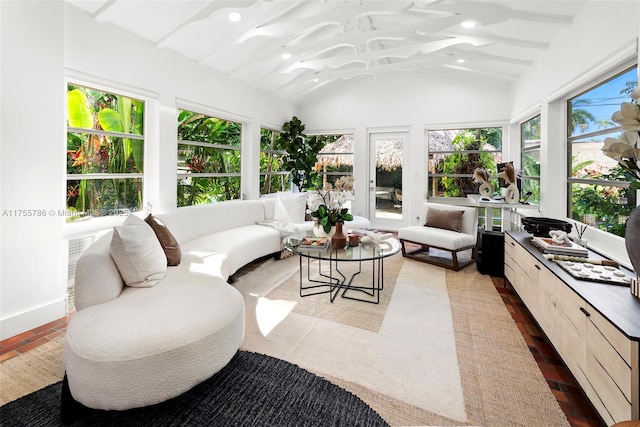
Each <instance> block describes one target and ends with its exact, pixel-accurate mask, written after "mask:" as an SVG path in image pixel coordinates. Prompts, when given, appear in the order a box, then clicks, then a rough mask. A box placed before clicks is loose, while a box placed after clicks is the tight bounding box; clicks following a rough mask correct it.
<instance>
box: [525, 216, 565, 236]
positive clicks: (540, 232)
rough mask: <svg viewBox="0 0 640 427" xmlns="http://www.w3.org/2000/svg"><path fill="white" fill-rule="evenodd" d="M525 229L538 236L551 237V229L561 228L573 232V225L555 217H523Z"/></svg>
mask: <svg viewBox="0 0 640 427" xmlns="http://www.w3.org/2000/svg"><path fill="white" fill-rule="evenodd" d="M522 225H523V226H524V229H525V230H526V231H527V232H528V233H531V234H533V235H534V236H536V237H549V231H551V230H561V231H565V232H567V233H570V232H571V228H572V225H571V223H569V222H567V221H562V220H560V219H554V218H538V217H524V218H522Z"/></svg>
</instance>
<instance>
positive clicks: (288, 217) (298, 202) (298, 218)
mask: <svg viewBox="0 0 640 427" xmlns="http://www.w3.org/2000/svg"><path fill="white" fill-rule="evenodd" d="M277 194H278V197H277V199H276V206H275V210H274V213H273V219H275V220H278V221H282V222H293V223H302V222H304V217H305V212H306V210H307V194H306V193H290V192H285V191H283V192H279V193H277Z"/></svg>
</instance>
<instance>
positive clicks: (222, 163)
mask: <svg viewBox="0 0 640 427" xmlns="http://www.w3.org/2000/svg"><path fill="white" fill-rule="evenodd" d="M241 133H242V125H241V124H240V123H236V122H232V121H228V120H223V119H219V118H216V117H211V116H208V115H206V114H200V113H196V112H192V111H186V110H179V111H178V165H177V167H178V206H179V207H180V206H190V205H197V204H202V203H212V202H217V201H223V200H231V199H239V198H240V155H241V152H240V145H241Z"/></svg>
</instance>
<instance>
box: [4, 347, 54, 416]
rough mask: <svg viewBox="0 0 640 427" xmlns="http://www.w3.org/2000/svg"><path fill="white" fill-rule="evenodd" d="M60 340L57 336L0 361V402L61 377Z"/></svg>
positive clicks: (39, 387) (27, 392)
mask: <svg viewBox="0 0 640 427" xmlns="http://www.w3.org/2000/svg"><path fill="white" fill-rule="evenodd" d="M63 343H64V337H58V338H55V339H53V340H51V341H49V342H48V343H45V344H42V345H40V346H38V347H36V348H34V349H32V350H29V351H28V352H27V353H24V354H21V355H19V356H16V357H13V358H11V359H8V360H5V361H3V362H2V363H0V379H1V380H0V405H4V404H5V403H7V402H10V401H12V400H15V399H17V398H19V397H22V396H26V395H27V394H29V393H31V392H33V391H35V390H39V389H41V388H43V387H46V386H48V385H50V384H53V383H55V382H58V381H60V380H61V379H62V376H63V375H64V369H63V368H62V345H63Z"/></svg>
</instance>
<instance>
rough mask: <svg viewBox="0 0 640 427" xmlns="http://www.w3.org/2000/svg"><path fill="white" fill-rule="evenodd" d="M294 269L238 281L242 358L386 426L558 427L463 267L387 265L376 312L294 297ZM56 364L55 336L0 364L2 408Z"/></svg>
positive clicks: (293, 260) (525, 359)
mask: <svg viewBox="0 0 640 427" xmlns="http://www.w3.org/2000/svg"><path fill="white" fill-rule="evenodd" d="M298 263H299V261H298V259H297V257H290V258H287V259H284V260H280V261H275V260H267V261H264V262H262V263H259V264H254V265H251V266H249V267H248V268H246V269H244V271H241V272H240V273H241V274H238V277H237V279H236V282H235V284H234V286H236V287H237V289H238V290H240V292H241V293H243V295H244V297H245V304H246V312H247V319H246V332H245V341H244V343H243V345H242V347H241V349H243V350H246V351H254V352H260V353H264V354H267V355H271V356H273V357H277V358H279V359H283V360H287V361H289V362H291V363H294V364H297V365H299V366H301V367H303V368H304V369H307V370H309V371H311V372H314V373H316V374H317V375H320V376H322V377H324V378H326V379H328V380H330V381H331V382H333V383H334V384H336V385H338V386H340V387H342V388H344V389H346V390H348V391H350V392H351V393H353V394H355V395H357V396H358V397H360V398H361V399H362V400H363V401H364V402H366V403H367V404H368V405H370V406H371V407H372V408H373V409H374V410H375V411H376V412H377V413H379V414H380V415H381V416H382V418H384V419H385V420H386V421H387V422H389V423H390V424H391V425H413V426H420V425H422V426H436V425H440V426H443V425H485V426H506V425H509V426H511V425H520V426H552V425H553V426H566V425H568V423H567V420H566V418H565V416H564V414H563V412H562V410H561V409H560V407H559V405H558V403H557V401H556V400H555V398H554V396H553V394H552V392H551V391H550V389H549V387H548V385H547V383H546V381H545V379H544V378H543V376H542V374H541V373H540V371H539V369H538V367H537V364H536V362H535V360H534V359H533V357H532V356H531V353H530V352H529V350H528V348H527V345H526V343H525V342H524V339H523V338H522V336H521V334H520V332H519V330H518V328H517V326H516V325H515V323H514V322H513V320H512V319H511V316H510V314H509V313H508V311H507V309H506V307H505V306H504V303H503V302H502V300H501V298H500V296H499V294H498V293H497V291H496V289H495V287H494V285H493V283H492V282H491V279H490V278H489V277H488V276H483V275H480V274H479V273H477V271H476V270H475V268H474V267H473V266H469V267H467V268H466V269H464V270H463V271H461V272H451V271H449V270H444V269H441V268H438V267H434V266H431V265H428V264H424V263H420V262H417V261H414V260H407V259H404V258H402V257H401V256H399V255H398V256H394V257H391V258H389V259H387V260H386V262H385V273H387V274H388V276H386V277H385V279H386V280H385V289H384V291H383V292H382V294H381V301H380V304H378V305H375V304H367V303H364V302H359V301H350V300H345V299H342V298H340V297H338V298H336V300H335V301H334V302H333V303H331V302H330V301H329V297H328V295H326V294H324V295H314V296H309V297H305V298H300V296H299V276H298ZM365 280H366V278H365ZM61 359H62V340H61V339H57V340H54V341H52V342H51V343H49V344H46V345H44V346H41V347H38V348H36V349H34V350H32V351H30V352H28V353H26V354H24V355H20V356H18V357H15V358H13V359H9V360H7V361H5V362H2V363H1V364H0V376H1V377H2V381H1V384H2V385H1V390H0V399H2V400H1V401H0V402H1V403H3V404H4V403H6V402H8V401H11V400H14V399H16V398H18V397H20V396H23V395H26V394H28V393H30V392H32V391H34V390H37V389H39V388H42V387H44V386H46V385H47V384H52V383H54V382H56V381H59V380H60V379H61V378H62V360H61Z"/></svg>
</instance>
